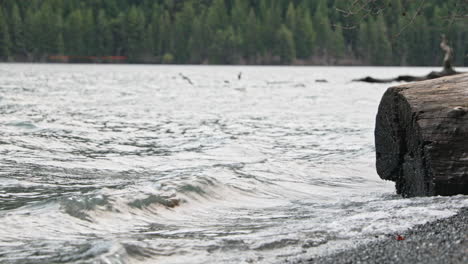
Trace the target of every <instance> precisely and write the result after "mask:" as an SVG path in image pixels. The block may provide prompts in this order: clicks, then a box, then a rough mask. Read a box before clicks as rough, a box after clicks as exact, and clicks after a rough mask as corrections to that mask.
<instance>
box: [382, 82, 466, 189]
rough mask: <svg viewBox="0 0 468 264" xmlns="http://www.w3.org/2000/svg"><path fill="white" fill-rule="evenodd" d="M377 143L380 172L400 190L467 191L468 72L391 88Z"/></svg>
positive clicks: (383, 108)
mask: <svg viewBox="0 0 468 264" xmlns="http://www.w3.org/2000/svg"><path fill="white" fill-rule="evenodd" d="M375 144H376V154H377V164H376V165H377V172H378V174H379V175H380V177H381V178H382V179H385V180H391V181H395V182H396V189H397V193H399V194H402V195H403V196H429V195H455V194H468V74H461V75H456V76H451V77H444V78H439V79H436V80H430V81H422V82H416V83H413V84H407V85H402V86H397V87H393V88H389V89H388V90H387V91H386V92H385V94H384V96H383V98H382V101H381V102H380V106H379V112H378V114H377V119H376V127H375Z"/></svg>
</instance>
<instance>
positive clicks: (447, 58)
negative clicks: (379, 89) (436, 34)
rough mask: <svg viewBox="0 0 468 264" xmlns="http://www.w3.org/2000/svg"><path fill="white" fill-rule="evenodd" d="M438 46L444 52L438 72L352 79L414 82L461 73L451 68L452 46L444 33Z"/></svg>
mask: <svg viewBox="0 0 468 264" xmlns="http://www.w3.org/2000/svg"><path fill="white" fill-rule="evenodd" d="M440 48H441V49H442V50H443V51H444V52H445V55H444V61H443V64H442V66H443V68H442V71H438V72H437V71H433V72H430V73H429V74H427V75H424V76H413V75H400V76H397V77H395V78H388V79H379V78H374V77H370V76H367V77H364V78H361V79H355V80H353V81H354V82H368V83H391V82H416V81H425V80H432V79H436V78H440V77H445V76H452V75H457V74H461V73H462V72H457V71H455V70H454V69H453V68H452V60H453V49H452V47H450V46H449V44H448V41H447V38H446V37H445V35H442V41H441V43H440Z"/></svg>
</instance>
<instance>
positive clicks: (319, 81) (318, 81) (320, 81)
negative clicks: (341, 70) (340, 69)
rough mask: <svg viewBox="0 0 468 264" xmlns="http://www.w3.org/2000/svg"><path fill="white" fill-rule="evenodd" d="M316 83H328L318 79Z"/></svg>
mask: <svg viewBox="0 0 468 264" xmlns="http://www.w3.org/2000/svg"><path fill="white" fill-rule="evenodd" d="M315 82H317V83H327V82H328V81H327V80H325V79H317V80H315Z"/></svg>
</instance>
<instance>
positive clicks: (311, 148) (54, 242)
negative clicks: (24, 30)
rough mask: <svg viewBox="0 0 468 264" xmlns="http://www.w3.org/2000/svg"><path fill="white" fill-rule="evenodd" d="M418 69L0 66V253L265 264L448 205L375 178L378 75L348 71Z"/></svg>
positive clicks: (455, 203)
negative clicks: (367, 78)
mask: <svg viewBox="0 0 468 264" xmlns="http://www.w3.org/2000/svg"><path fill="white" fill-rule="evenodd" d="M427 70H428V69H423V68H411V69H400V68H344V67H342V68H325V67H289V68H288V67H195V66H191V67H182V66H173V67H162V66H98V65H67V66H64V65H22V64H2V65H0V124H1V127H0V129H1V131H0V132H1V133H0V134H1V137H0V153H1V155H0V159H1V166H0V222H1V223H2V228H0V262H1V263H15V264H16V263H155V261H157V263H274V262H282V261H285V260H293V259H295V258H303V257H307V256H310V255H313V254H320V253H326V252H327V251H329V250H333V249H335V248H337V247H340V246H346V245H348V244H350V243H351V244H353V243H356V242H359V241H367V240H369V239H374V238H375V237H376V236H377V237H379V236H384V235H385V234H389V233H392V232H396V231H399V230H402V229H405V228H408V227H410V226H412V225H414V224H417V223H421V222H424V221H427V220H432V219H436V218H439V217H443V216H449V215H451V214H453V213H455V212H456V209H457V208H459V207H462V206H467V205H468V199H466V197H464V196H457V197H452V198H441V197H434V198H414V199H401V198H399V197H397V196H395V195H394V188H393V185H392V184H391V183H387V182H383V181H381V180H380V179H379V178H378V176H377V175H376V173H375V170H374V147H373V135H372V134H373V126H374V124H373V122H374V116H375V113H376V109H377V105H378V103H379V100H380V96H381V95H382V93H383V91H384V90H385V88H386V87H385V85H378V84H374V85H372V84H362V83H350V82H349V80H351V79H353V78H357V77H360V76H361V75H370V74H371V73H372V74H373V75H376V76H378V75H383V77H385V75H389V76H390V75H397V74H399V73H400V72H408V71H410V72H411V71H412V73H414V74H418V73H420V72H421V73H422V72H427ZM240 72H242V79H241V80H239V79H238V78H237V76H238V74H239V73H240ZM187 79H189V80H190V82H189V81H187ZM316 79H327V80H328V81H329V82H328V83H322V82H320V83H318V82H315V80H316Z"/></svg>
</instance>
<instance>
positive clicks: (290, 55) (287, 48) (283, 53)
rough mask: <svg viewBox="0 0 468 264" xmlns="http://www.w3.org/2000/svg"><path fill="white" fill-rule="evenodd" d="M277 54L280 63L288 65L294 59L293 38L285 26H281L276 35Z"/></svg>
mask: <svg viewBox="0 0 468 264" xmlns="http://www.w3.org/2000/svg"><path fill="white" fill-rule="evenodd" d="M277 54H278V55H279V56H280V58H281V63H286V64H290V63H291V62H292V61H293V60H294V59H295V58H296V50H295V44H294V38H293V35H292V33H291V31H290V30H289V29H288V28H287V27H286V26H285V25H281V27H280V28H279V30H278V33H277Z"/></svg>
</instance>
